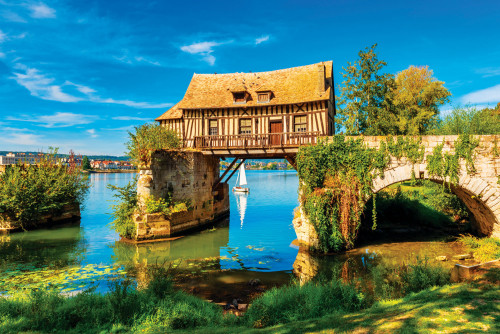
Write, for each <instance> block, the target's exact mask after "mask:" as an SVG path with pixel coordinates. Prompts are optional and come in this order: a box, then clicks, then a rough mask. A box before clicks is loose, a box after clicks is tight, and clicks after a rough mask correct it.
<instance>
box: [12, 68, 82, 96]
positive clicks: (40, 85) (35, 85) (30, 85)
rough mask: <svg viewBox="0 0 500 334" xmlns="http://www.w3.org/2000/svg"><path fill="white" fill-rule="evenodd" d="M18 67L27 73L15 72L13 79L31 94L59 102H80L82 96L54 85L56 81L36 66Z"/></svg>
mask: <svg viewBox="0 0 500 334" xmlns="http://www.w3.org/2000/svg"><path fill="white" fill-rule="evenodd" d="M16 67H17V68H18V69H23V70H24V71H25V73H16V72H14V77H12V79H14V80H16V82H17V83H18V84H19V85H21V86H23V87H24V88H26V89H27V90H29V92H30V93H31V95H33V96H36V97H39V98H41V99H44V100H51V101H59V102H78V101H81V100H82V99H81V98H78V97H76V96H72V95H69V94H66V93H64V92H63V91H62V90H61V86H58V85H53V84H52V83H53V82H54V81H55V80H54V79H52V78H48V77H46V76H45V75H43V74H41V73H40V71H38V70H37V69H36V68H27V67H26V66H24V65H21V64H18V65H17V66H16Z"/></svg>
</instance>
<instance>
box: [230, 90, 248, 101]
mask: <svg viewBox="0 0 500 334" xmlns="http://www.w3.org/2000/svg"><path fill="white" fill-rule="evenodd" d="M233 98H234V103H246V102H247V93H246V92H233Z"/></svg>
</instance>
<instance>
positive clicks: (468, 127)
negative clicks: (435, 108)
mask: <svg viewBox="0 0 500 334" xmlns="http://www.w3.org/2000/svg"><path fill="white" fill-rule="evenodd" d="M432 133H435V134H440V135H460V134H476V135H491V134H500V113H498V112H497V111H496V110H494V109H489V108H485V109H481V110H478V109H477V108H476V107H471V106H465V107H455V108H454V109H453V110H452V111H451V112H450V113H449V114H448V115H446V116H445V117H444V118H443V119H442V120H441V121H440V122H439V123H438V125H437V126H436V128H435V129H433V131H432Z"/></svg>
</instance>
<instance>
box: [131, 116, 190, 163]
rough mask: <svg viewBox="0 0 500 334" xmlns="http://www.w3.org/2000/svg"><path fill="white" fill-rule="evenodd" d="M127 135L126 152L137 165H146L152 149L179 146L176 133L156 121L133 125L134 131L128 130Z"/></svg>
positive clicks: (149, 160)
mask: <svg viewBox="0 0 500 334" xmlns="http://www.w3.org/2000/svg"><path fill="white" fill-rule="evenodd" d="M128 135H129V141H128V142H127V143H126V144H125V145H126V147H127V152H126V154H127V155H128V156H129V157H130V158H131V159H132V160H133V161H134V162H135V164H137V165H138V166H141V165H142V166H148V165H149V164H150V163H151V154H152V152H154V151H157V150H165V149H175V148H180V147H181V139H180V137H179V135H178V133H177V132H175V131H174V130H170V129H168V128H166V127H163V126H161V125H159V124H157V123H149V124H144V125H141V126H139V127H135V132H134V133H132V132H129V133H128Z"/></svg>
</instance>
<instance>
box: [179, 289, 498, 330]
mask: <svg viewBox="0 0 500 334" xmlns="http://www.w3.org/2000/svg"><path fill="white" fill-rule="evenodd" d="M499 298H500V293H499V289H498V286H495V285H484V284H477V283H472V284H456V285H447V286H443V287H439V288H438V287H434V288H430V289H426V290H423V291H421V292H419V293H416V294H412V295H409V296H407V297H404V298H400V299H395V300H387V301H382V302H379V303H377V304H375V305H373V306H372V307H370V308H368V309H366V310H362V311H359V312H352V313H345V312H338V313H333V314H329V315H327V316H324V317H320V318H315V319H310V320H305V321H296V322H292V323H289V324H284V325H277V326H273V327H269V328H264V329H254V328H252V329H249V328H247V327H232V328H203V330H202V332H203V333H207V334H210V333H212V334H219V333H228V332H230V333H242V334H247V333H248V334H250V333H280V334H292V333H293V334H295V333H311V334H312V333H325V332H326V333H384V334H389V333H475V332H478V333H480V332H484V333H498V332H499V331H500V322H499V311H500V307H499ZM192 332H193V331H186V330H180V331H174V332H173V333H192Z"/></svg>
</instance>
